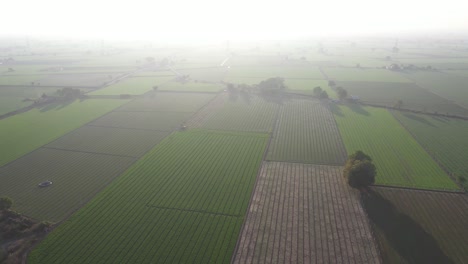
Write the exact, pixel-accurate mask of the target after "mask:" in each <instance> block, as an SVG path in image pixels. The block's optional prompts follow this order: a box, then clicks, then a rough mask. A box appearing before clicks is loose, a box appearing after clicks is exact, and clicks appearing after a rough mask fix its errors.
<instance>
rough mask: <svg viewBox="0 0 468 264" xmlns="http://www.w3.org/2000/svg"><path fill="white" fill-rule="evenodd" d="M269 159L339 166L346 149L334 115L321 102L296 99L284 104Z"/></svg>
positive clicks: (343, 158)
mask: <svg viewBox="0 0 468 264" xmlns="http://www.w3.org/2000/svg"><path fill="white" fill-rule="evenodd" d="M268 159H269V160H277V161H294V162H303V163H314V164H339V165H342V164H344V162H345V159H346V150H345V149H344V146H343V143H342V141H341V136H340V133H339V130H338V128H337V127H336V123H335V119H334V118H333V114H332V113H331V112H330V111H329V110H328V108H327V106H326V105H323V104H322V103H321V102H320V101H318V100H292V101H289V102H286V103H284V104H283V105H282V107H281V110H280V115H279V122H278V124H277V128H276V130H275V133H274V136H273V140H272V144H271V146H270V151H269V153H268Z"/></svg>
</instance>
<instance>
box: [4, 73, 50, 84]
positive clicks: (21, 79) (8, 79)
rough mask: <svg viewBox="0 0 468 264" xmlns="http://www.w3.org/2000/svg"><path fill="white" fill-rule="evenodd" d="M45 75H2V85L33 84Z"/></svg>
mask: <svg viewBox="0 0 468 264" xmlns="http://www.w3.org/2000/svg"><path fill="white" fill-rule="evenodd" d="M43 77H44V75H0V85H28V86H29V85H31V83H32V82H36V81H38V80H40V79H42V78H43Z"/></svg>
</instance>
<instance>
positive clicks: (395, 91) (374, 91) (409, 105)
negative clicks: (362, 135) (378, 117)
mask: <svg viewBox="0 0 468 264" xmlns="http://www.w3.org/2000/svg"><path fill="white" fill-rule="evenodd" d="M337 85H338V86H341V87H343V88H345V89H346V90H347V91H348V94H349V95H352V96H358V97H359V100H361V101H363V102H367V103H372V104H377V105H383V106H390V107H394V106H395V105H396V104H397V102H398V100H401V101H402V102H403V105H402V108H405V109H412V110H417V111H424V112H438V113H443V114H446V113H450V114H456V115H464V116H468V109H465V108H463V107H461V106H459V105H457V104H454V103H453V102H452V101H449V100H447V99H445V98H443V97H440V96H438V95H436V94H434V93H432V92H430V91H428V90H426V89H423V88H421V87H419V86H417V85H415V84H413V83H395V82H337Z"/></svg>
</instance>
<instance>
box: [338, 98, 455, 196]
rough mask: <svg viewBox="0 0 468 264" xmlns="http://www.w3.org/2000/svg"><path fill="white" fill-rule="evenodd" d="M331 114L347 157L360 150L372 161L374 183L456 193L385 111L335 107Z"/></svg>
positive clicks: (416, 144) (425, 154) (368, 108)
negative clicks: (374, 171)
mask: <svg viewBox="0 0 468 264" xmlns="http://www.w3.org/2000/svg"><path fill="white" fill-rule="evenodd" d="M333 111H334V114H335V118H336V121H337V123H338V127H339V129H340V133H341V135H342V138H343V141H344V144H345V146H346V150H347V151H348V153H349V154H350V153H353V152H355V151H357V150H362V151H364V152H365V153H368V154H369V155H370V156H371V157H372V159H373V161H374V163H375V166H376V167H377V177H376V183H378V184H385V185H394V186H407V187H415V188H424V189H449V190H456V189H458V187H457V185H456V184H455V183H454V182H453V181H452V180H451V179H450V178H449V177H448V175H447V174H446V173H445V172H444V171H443V170H442V169H441V168H440V167H439V166H438V165H437V163H435V161H434V160H433V159H432V158H431V157H430V156H429V154H427V153H426V152H425V151H424V149H423V148H422V147H421V146H420V145H419V144H418V143H417V142H416V141H415V140H414V138H413V137H412V136H411V135H410V134H409V133H408V132H407V131H406V130H405V129H404V128H403V127H402V126H401V125H400V124H399V123H398V121H397V120H396V119H395V118H393V116H392V115H391V114H390V113H389V112H388V111H386V110H384V109H377V108H371V107H360V106H359V105H350V106H338V105H335V106H334V107H333Z"/></svg>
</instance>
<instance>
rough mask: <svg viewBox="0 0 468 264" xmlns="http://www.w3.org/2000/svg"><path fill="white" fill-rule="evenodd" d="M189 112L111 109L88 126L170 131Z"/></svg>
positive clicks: (181, 121)
mask: <svg viewBox="0 0 468 264" xmlns="http://www.w3.org/2000/svg"><path fill="white" fill-rule="evenodd" d="M191 115H192V113H190V112H149V111H147V112H134V111H132V112H127V111H113V112H110V113H108V114H106V115H104V116H102V117H100V118H98V119H96V120H94V121H92V122H91V123H89V125H90V126H99V127H110V128H128V129H147V130H154V131H172V130H174V129H176V128H178V127H180V126H181V125H182V123H183V122H184V121H185V120H187V119H188V118H189V117H190V116H191Z"/></svg>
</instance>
